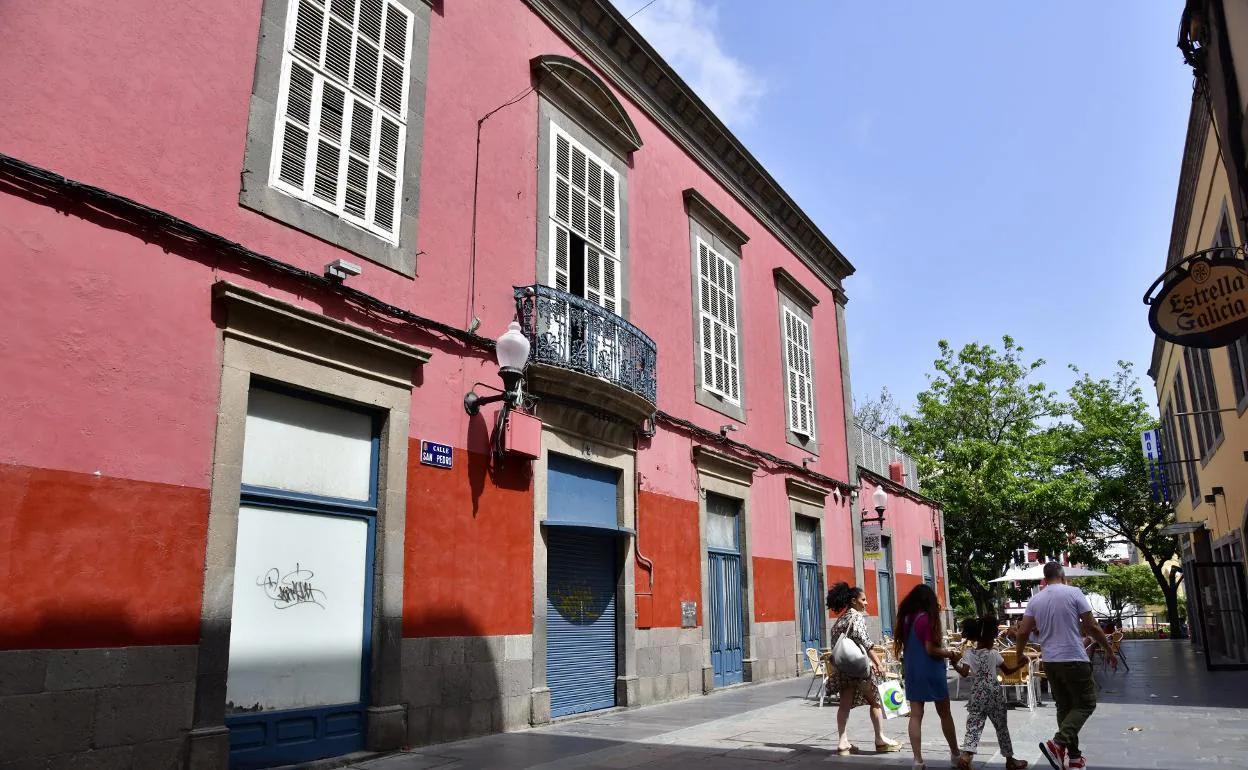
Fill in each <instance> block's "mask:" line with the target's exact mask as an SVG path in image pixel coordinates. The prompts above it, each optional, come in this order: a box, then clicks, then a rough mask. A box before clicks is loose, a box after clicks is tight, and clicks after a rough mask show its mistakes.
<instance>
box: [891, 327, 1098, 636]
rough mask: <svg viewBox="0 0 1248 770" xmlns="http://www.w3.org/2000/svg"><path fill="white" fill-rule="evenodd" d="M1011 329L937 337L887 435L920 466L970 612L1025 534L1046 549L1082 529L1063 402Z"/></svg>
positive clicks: (1081, 489) (988, 604)
mask: <svg viewBox="0 0 1248 770" xmlns="http://www.w3.org/2000/svg"><path fill="white" fill-rule="evenodd" d="M1043 365H1044V361H1043V360H1037V361H1032V362H1030V363H1028V362H1026V361H1024V359H1023V349H1022V348H1021V347H1020V346H1018V345H1017V344H1016V343H1015V342H1014V340H1013V339H1012V338H1011V337H1009V336H1006V337H1003V338H1002V348H1001V349H1000V350H997V349H996V348H994V347H993V346H991V345H984V344H980V343H971V344H968V345H965V346H964V347H963V348H962V349H961V350H960V351H957V352H955V351H954V349H953V347H952V346H951V345H950V344H949V343H948V342H947V341H945V340H941V341H940V357H939V358H937V359H936V361H935V369H936V371H935V373H934V374H931V375H928V380H929V383H928V387H927V389H926V390H924V391H923V392H922V393H920V394H919V396H918V404H917V409H916V413H915V414H914V415H905V416H903V417H902V418H901V424H900V425H899V426H895V427H894V428H893V429H892V430H891V431H890V436H891V438H892V439H893V441H895V442H896V443H898V444H899V445H900V446H901V447H902V448H903V449H904V450H905V451H906V452H908V453H909V454H910V455H911V456H913V457H914V458H915V460H916V462H917V463H918V466H919V479H920V485H921V487H920V488H921V491H922V492H923V494H925V495H927V496H928V497H931V498H934V499H936V500H939V501H941V505H942V507H943V509H944V512H945V537H946V548H947V549H948V554H949V564H950V566H951V574H950V577H949V579H950V582H951V584H953V585H954V586H955V587H960V588H962V589H964V590H966V591H968V592H969V593H970V595H971V597H972V598H973V599H974V601H975V607H976V612H979V613H983V612H987V611H988V610H989V609H991V608H992V607H993V605H994V594H995V591H994V585H993V584H990V583H989V581H990V580H992V579H993V578H996V577H998V576H999V575H1001V574H1002V572H1003V570H1004V569H1005V568H1006V567H1007V566H1009V564H1010V563H1011V561H1012V559H1013V557H1014V553H1015V551H1016V550H1017V549H1018V548H1020V547H1022V545H1023V544H1024V543H1029V544H1031V545H1032V547H1037V548H1039V549H1040V550H1041V551H1042V552H1045V553H1060V552H1062V551H1064V550H1069V549H1070V548H1071V537H1070V534H1071V533H1077V532H1084V531H1086V530H1087V517H1086V512H1087V501H1086V497H1087V495H1086V485H1085V484H1084V483H1083V478H1082V477H1081V476H1079V474H1077V473H1073V472H1071V471H1070V469H1069V468H1067V467H1065V466H1064V465H1063V464H1062V463H1061V453H1062V450H1063V449H1064V447H1065V443H1064V441H1063V437H1062V435H1061V434H1060V433H1058V432H1056V430H1055V429H1054V428H1053V427H1052V425H1053V423H1054V421H1055V420H1056V419H1057V418H1058V417H1060V416H1061V415H1062V414H1063V413H1064V412H1065V406H1064V405H1063V404H1062V403H1060V401H1059V400H1058V398H1057V396H1056V394H1055V393H1054V391H1052V390H1051V389H1050V388H1049V387H1048V386H1047V385H1045V384H1044V383H1043V382H1040V381H1037V370H1038V369H1039V368H1040V367H1041V366H1043Z"/></svg>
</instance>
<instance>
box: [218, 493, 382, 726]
mask: <svg viewBox="0 0 1248 770" xmlns="http://www.w3.org/2000/svg"><path fill="white" fill-rule="evenodd" d="M367 562H368V524H367V523H366V522H365V521H363V520H362V519H355V518H350V517H346V516H325V515H318V514H311V513H298V512H293V511H277V510H271V509H267V508H258V507H252V506H246V505H244V506H242V507H241V508H240V509H239V511H238V545H237V551H236V557H235V562H234V601H233V608H234V609H233V617H232V620H231V626H230V665H229V674H228V678H227V680H226V708H227V710H228V711H230V712H234V713H237V712H241V711H275V710H281V709H295V708H310V707H314V706H325V705H331V704H341V703H356V702H358V701H359V700H360V685H361V664H362V663H363V657H362V656H363V649H364V601H365V570H366V568H367Z"/></svg>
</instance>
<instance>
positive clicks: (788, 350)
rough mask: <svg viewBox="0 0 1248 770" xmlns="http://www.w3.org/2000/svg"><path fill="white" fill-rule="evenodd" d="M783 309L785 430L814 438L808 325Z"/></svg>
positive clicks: (813, 406) (813, 396)
mask: <svg viewBox="0 0 1248 770" xmlns="http://www.w3.org/2000/svg"><path fill="white" fill-rule="evenodd" d="M783 311H784V363H785V371H786V379H787V382H786V386H787V394H786V396H787V399H786V400H787V401H788V411H789V430H791V431H793V432H794V433H798V434H801V435H803V436H806V437H807V438H814V435H815V393H814V385H813V384H812V381H813V375H812V372H811V360H810V324H808V323H806V321H805V320H803V319H802V318H799V317H798V315H797V314H796V313H794V312H793V311H792V310H789V309H788V308H787V307H786V308H783Z"/></svg>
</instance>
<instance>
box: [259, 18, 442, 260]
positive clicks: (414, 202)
mask: <svg viewBox="0 0 1248 770" xmlns="http://www.w3.org/2000/svg"><path fill="white" fill-rule="evenodd" d="M392 1H393V2H397V3H398V4H399V5H401V6H402V7H403V8H404V9H406V10H407V11H408V12H409V13H411V15H412V41H411V61H410V62H409V72H410V77H409V81H408V99H407V135H406V142H405V146H404V148H403V179H402V187H401V191H400V192H401V201H400V204H399V217H398V226H399V229H398V243H395V244H392V243H390V242H388V241H386V240H385V238H383V237H382V236H380V235H377V234H375V233H372V232H370V231H368V230H365V229H364V228H362V227H359V226H357V225H354V224H351V223H349V222H348V221H347V220H346V219H343V218H342V217H340V216H338V215H337V214H334V213H332V212H330V211H327V210H325V209H323V208H321V207H319V206H316V205H314V204H312V203H307V202H305V201H302V200H300V199H299V198H296V197H294V196H293V195H290V194H288V193H285V192H282V191H280V190H278V189H277V188H276V187H274V186H273V185H271V184H270V183H269V176H270V171H271V168H272V158H273V152H274V150H275V149H276V148H275V147H274V139H275V128H276V122H277V104H278V94H279V91H280V88H281V80H282V59H283V52H284V45H285V40H286V26H287V19H288V18H289V11H290V7H291V4H292V3H294V2H296V0H264V4H263V6H262V8H261V11H260V35H259V43H258V46H257V55H256V68H255V78H254V80H253V81H252V88H251V101H250V105H249V108H248V116H247V144H246V149H245V151H244V155H243V170H242V187H241V189H240V192H239V196H238V202H239V204H240V205H242V206H243V207H244V208H248V209H251V210H252V211H255V212H257V213H260V214H263V215H264V216H266V217H269V218H270V219H273V220H276V221H278V222H281V223H283V224H286V225H289V226H290V227H293V228H295V229H297V230H301V231H302V232H305V233H307V234H308V235H311V236H313V237H316V238H319V239H320V240H322V241H325V242H327V243H329V244H331V245H333V246H337V247H339V248H341V249H344V250H346V251H349V252H351V253H352V254H355V255H357V256H360V257H363V258H364V259H367V260H369V261H370V262H375V263H376V264H378V265H381V266H383V267H386V268H389V269H390V270H393V271H395V272H396V273H400V274H401V275H405V276H407V277H408V278H415V277H416V235H417V232H416V230H417V214H418V211H419V208H420V169H421V159H422V155H423V147H424V115H425V83H426V81H427V78H428V68H429V16H430V13H431V11H432V1H431V0H392Z"/></svg>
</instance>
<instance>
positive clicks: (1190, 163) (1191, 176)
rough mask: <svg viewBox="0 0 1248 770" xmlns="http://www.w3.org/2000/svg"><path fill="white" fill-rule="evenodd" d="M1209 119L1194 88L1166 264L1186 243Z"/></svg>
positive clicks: (1206, 107)
mask: <svg viewBox="0 0 1248 770" xmlns="http://www.w3.org/2000/svg"><path fill="white" fill-rule="evenodd" d="M1209 122H1210V114H1209V105H1208V103H1207V102H1206V101H1205V98H1204V97H1203V96H1202V95H1201V93H1200V90H1199V89H1197V90H1196V92H1195V93H1193V94H1192V111H1191V115H1190V117H1188V119H1187V138H1186V139H1185V140H1184V142H1183V165H1182V166H1180V167H1179V191H1178V194H1177V195H1176V196H1175V201H1174V223H1173V224H1172V225H1171V227H1170V250H1169V253H1168V254H1167V256H1166V267H1171V266H1173V265H1176V264H1178V262H1179V260H1180V259H1182V258H1183V257H1184V256H1186V255H1185V254H1184V253H1183V250H1184V247H1185V245H1186V243H1187V231H1188V229H1189V228H1190V227H1191V221H1192V206H1193V204H1194V203H1195V198H1196V182H1197V180H1198V178H1199V177H1200V166H1201V163H1202V161H1203V160H1204V157H1205V141H1206V139H1207V138H1208V135H1209Z"/></svg>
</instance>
